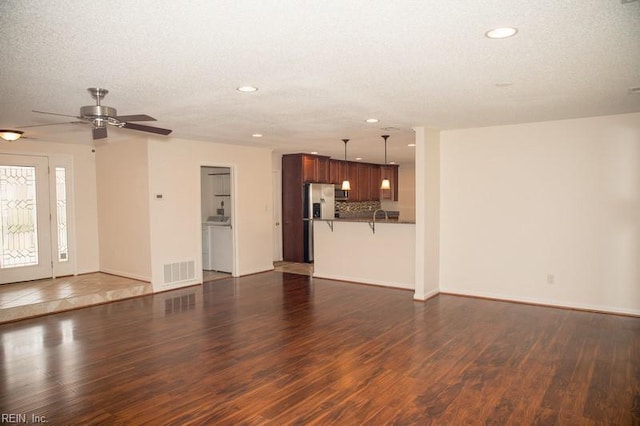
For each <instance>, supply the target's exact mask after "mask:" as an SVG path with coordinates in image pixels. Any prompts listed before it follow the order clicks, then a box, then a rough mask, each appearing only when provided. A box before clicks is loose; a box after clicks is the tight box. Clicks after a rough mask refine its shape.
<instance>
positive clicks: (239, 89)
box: [236, 86, 258, 93]
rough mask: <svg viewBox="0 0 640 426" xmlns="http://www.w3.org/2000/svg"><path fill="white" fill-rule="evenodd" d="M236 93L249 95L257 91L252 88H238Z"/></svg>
mask: <svg viewBox="0 0 640 426" xmlns="http://www.w3.org/2000/svg"><path fill="white" fill-rule="evenodd" d="M236 90H237V91H238V92H243V93H250V92H255V91H257V90H258V88H257V87H254V86H240V87H238V88H237V89H236Z"/></svg>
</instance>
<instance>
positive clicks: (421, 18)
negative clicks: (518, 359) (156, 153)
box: [0, 0, 640, 162]
mask: <svg viewBox="0 0 640 426" xmlns="http://www.w3.org/2000/svg"><path fill="white" fill-rule="evenodd" d="M504 25H509V26H515V27H517V28H518V29H519V33H518V34H517V35H516V36H515V37H513V38H509V39H503V40H490V39H488V38H486V37H485V36H484V33H485V32H486V31H487V30H489V29H491V28H494V27H498V26H504ZM0 54H1V55H2V58H3V59H4V60H3V62H2V65H1V67H2V68H1V75H0V77H1V80H0V96H1V99H2V101H1V104H0V127H2V128H7V127H9V128H15V127H17V126H21V125H33V124H44V123H59V122H64V121H66V120H65V118H64V117H56V116H49V115H40V114H35V113H32V112H31V110H33V109H38V110H45V111H51V112H57V113H62V114H70V115H77V114H78V113H79V107H80V106H82V105H92V104H93V100H92V99H91V97H90V96H89V94H88V92H87V91H86V88H88V87H104V88H106V89H108V90H109V91H110V93H109V94H108V95H107V97H106V99H105V100H104V101H103V105H108V106H112V107H114V108H117V110H118V113H119V114H127V115H128V114H139V113H144V114H149V115H151V116H153V117H156V118H157V119H158V121H157V122H155V123H146V124H150V125H156V126H159V127H166V128H170V129H173V130H174V132H173V134H172V136H175V137H179V138H187V139H199V140H206V141H214V142H225V143H234V144H244V145H253V146H267V147H272V148H274V149H275V150H276V151H278V152H302V151H305V152H309V151H318V152H319V153H320V154H325V155H330V156H333V157H337V158H342V157H343V155H344V145H343V144H342V142H341V141H340V140H341V139H342V138H351V142H350V143H349V158H350V159H353V158H354V157H355V156H361V157H364V158H365V161H373V162H382V161H383V154H384V144H383V141H382V139H381V138H380V135H382V134H384V133H389V134H390V135H391V137H390V138H389V160H390V161H393V160H396V161H399V162H404V161H407V160H410V159H411V158H412V156H413V151H412V148H409V147H407V143H410V142H412V140H413V131H412V130H411V128H412V126H429V127H434V128H439V129H455V128H468V127H478V126H490V125H499V124H509V123H523V122H533V121H544V120H555V119H564V118H575V117H586V116H595V115H607V114H618V113H627V112H638V111H640V94H629V89H630V88H633V87H640V1H633V0H631V1H630V0H535V1H531V0H450V1H443V0H389V1H383V0H377V1H376V0H325V1H317V0H296V1H284V0H244V1H243V0H235V1H232V0H228V1H221V0H215V1H214V0H200V1H188V2H183V1H175V0H136V1H132V0H130V1H125V0H110V1H80V0H68V1H62V0H55V1H52V0H41V1H35V0H2V1H1V2H0ZM505 82H509V83H512V84H511V85H508V86H506V87H499V86H500V85H499V83H505ZM247 84H249V85H254V86H257V87H258V88H259V90H258V91H257V92H255V93H251V94H243V93H240V92H238V91H236V88H237V87H238V86H241V85H247ZM369 117H376V118H379V119H380V122H379V123H377V124H367V123H365V121H364V120H365V119H366V118H369ZM141 124H145V123H141ZM385 127H393V128H396V129H398V130H390V131H387V130H383V129H382V128H385ZM25 130H26V131H27V133H26V135H27V136H31V137H34V138H37V139H39V140H42V141H43V143H46V141H47V140H50V141H60V142H72V143H87V144H91V139H90V130H89V126H88V125H86V126H85V125H77V124H76V125H73V124H66V125H57V126H46V127H33V128H27V129H25ZM134 133H138V132H134V131H131V130H122V129H114V128H109V137H110V138H118V137H128V136H130V135H131V134H134ZM253 133H262V134H264V137H262V138H261V139H256V138H252V137H251V135H252V134H253ZM0 149H1V145H0Z"/></svg>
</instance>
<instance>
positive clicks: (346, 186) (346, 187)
mask: <svg viewBox="0 0 640 426" xmlns="http://www.w3.org/2000/svg"><path fill="white" fill-rule="evenodd" d="M342 142H344V164H345V168H344V175H345V176H344V177H345V179H344V180H343V181H342V187H341V188H340V189H342V190H343V191H351V183H349V163H348V162H347V142H349V139H342Z"/></svg>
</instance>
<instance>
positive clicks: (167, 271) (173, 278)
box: [164, 260, 196, 285]
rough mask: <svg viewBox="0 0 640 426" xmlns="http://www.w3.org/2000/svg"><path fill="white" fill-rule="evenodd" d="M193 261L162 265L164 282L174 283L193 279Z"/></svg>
mask: <svg viewBox="0 0 640 426" xmlns="http://www.w3.org/2000/svg"><path fill="white" fill-rule="evenodd" d="M195 276H196V267H195V261H193V260H189V261H187V262H176V263H167V264H165V265H164V284H165V285H168V284H176V283H181V282H184V281H190V280H193V279H195Z"/></svg>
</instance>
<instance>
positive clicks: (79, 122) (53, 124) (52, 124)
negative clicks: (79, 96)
mask: <svg viewBox="0 0 640 426" xmlns="http://www.w3.org/2000/svg"><path fill="white" fill-rule="evenodd" d="M86 123H87V122H86V121H65V122H64V123H48V124H32V125H30V126H18V129H25V128H27V127H42V126H59V125H61V124H86Z"/></svg>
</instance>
